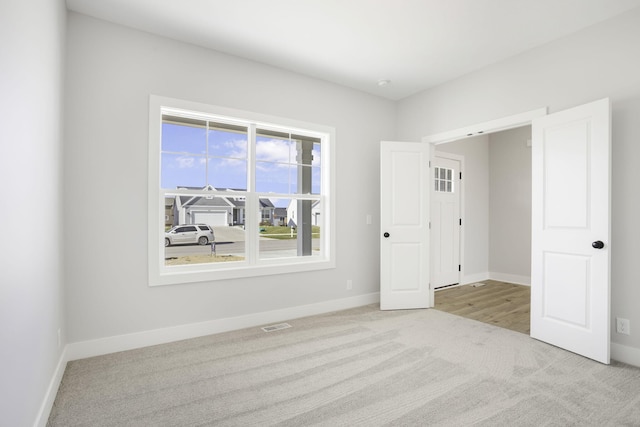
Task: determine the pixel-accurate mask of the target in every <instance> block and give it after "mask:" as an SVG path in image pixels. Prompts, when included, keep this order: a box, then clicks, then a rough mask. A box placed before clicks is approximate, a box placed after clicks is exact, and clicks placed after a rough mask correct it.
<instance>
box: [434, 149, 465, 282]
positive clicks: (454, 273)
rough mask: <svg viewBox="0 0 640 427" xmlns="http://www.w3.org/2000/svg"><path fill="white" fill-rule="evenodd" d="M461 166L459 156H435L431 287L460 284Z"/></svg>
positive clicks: (439, 154)
mask: <svg viewBox="0 0 640 427" xmlns="http://www.w3.org/2000/svg"><path fill="white" fill-rule="evenodd" d="M460 165H461V161H460V159H459V158H458V157H457V156H454V155H449V154H445V153H436V154H435V156H434V157H433V165H432V171H433V172H432V173H431V189H432V194H431V195H432V199H431V283H432V285H433V287H434V288H435V289H437V288H441V287H443V286H448V285H454V284H457V283H460V227H461V226H462V222H461V221H462V220H461V217H460Z"/></svg>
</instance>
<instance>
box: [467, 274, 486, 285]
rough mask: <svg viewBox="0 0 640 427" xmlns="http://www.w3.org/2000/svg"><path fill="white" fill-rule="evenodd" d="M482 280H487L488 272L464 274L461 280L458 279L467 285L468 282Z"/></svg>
mask: <svg viewBox="0 0 640 427" xmlns="http://www.w3.org/2000/svg"><path fill="white" fill-rule="evenodd" d="M483 280H489V273H488V272H485V273H476V274H465V275H464V277H463V278H462V280H461V281H460V284H461V285H468V284H469V283H476V282H482V281H483Z"/></svg>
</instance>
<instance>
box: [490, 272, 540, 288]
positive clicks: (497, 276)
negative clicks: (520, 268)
mask: <svg viewBox="0 0 640 427" xmlns="http://www.w3.org/2000/svg"><path fill="white" fill-rule="evenodd" d="M489 279H491V280H498V281H500V282H508V283H515V284H516V285H526V286H531V276H519V275H517V274H508V273H497V272H495V271H490V272H489Z"/></svg>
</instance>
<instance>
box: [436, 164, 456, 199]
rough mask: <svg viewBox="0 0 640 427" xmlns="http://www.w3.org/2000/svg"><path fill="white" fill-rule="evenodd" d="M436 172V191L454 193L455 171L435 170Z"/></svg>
mask: <svg viewBox="0 0 640 427" xmlns="http://www.w3.org/2000/svg"><path fill="white" fill-rule="evenodd" d="M434 170H435V177H434V178H435V179H434V183H435V184H434V185H435V191H438V192H440V193H453V192H454V187H453V169H447V168H438V167H436V168H434Z"/></svg>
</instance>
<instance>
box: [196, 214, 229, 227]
mask: <svg viewBox="0 0 640 427" xmlns="http://www.w3.org/2000/svg"><path fill="white" fill-rule="evenodd" d="M193 222H194V223H196V224H209V225H211V226H220V225H229V224H228V223H227V212H226V211H221V212H194V213H193Z"/></svg>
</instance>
